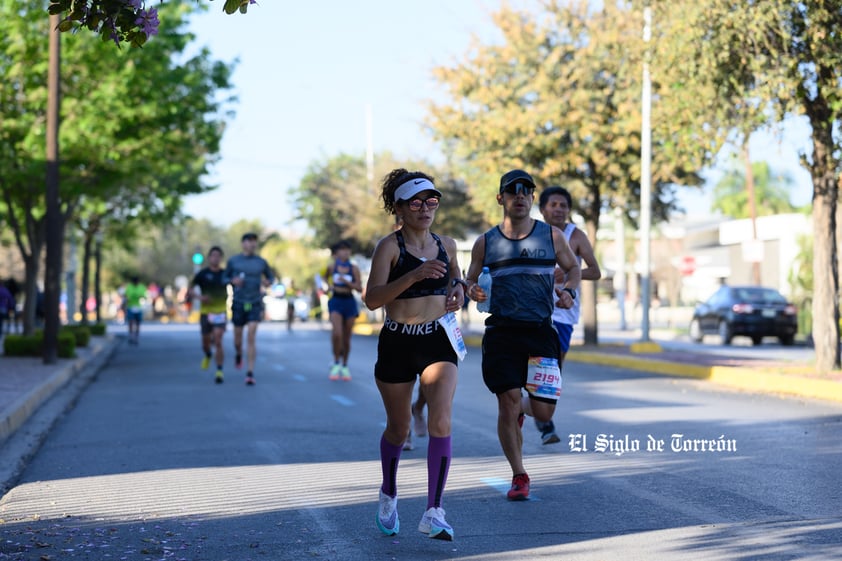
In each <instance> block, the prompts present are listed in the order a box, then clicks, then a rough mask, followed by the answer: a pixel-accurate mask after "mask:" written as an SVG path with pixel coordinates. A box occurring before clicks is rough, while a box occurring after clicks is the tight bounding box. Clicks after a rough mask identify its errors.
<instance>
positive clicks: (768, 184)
mask: <svg viewBox="0 0 842 561" xmlns="http://www.w3.org/2000/svg"><path fill="white" fill-rule="evenodd" d="M735 163H737V162H736V161H735ZM752 170H753V172H754V173H753V176H754V186H755V196H756V198H757V200H758V201H759V203H760V204H759V206H758V208H757V215H758V216H770V215H772V214H781V213H786V212H793V211H794V210H795V207H794V206H792V203H791V202H790V200H789V190H790V187H791V186H792V184H793V180H792V177H791V176H790V175H788V174H780V173H773V172H772V170H771V169H770V167H769V164H768V163H766V162H754V163H753V164H752ZM748 204H749V201H748V192H747V191H746V174H745V172H744V171H743V170H742V163H741V162H740V163H737V165H732V166H731V167H730V168H728V169H727V170H726V171H725V175H723V176H722V178H721V179H720V180H719V182H717V184H716V185H715V186H714V188H713V204H712V205H711V211H719V212H721V213H722V214H724V215H725V216H730V217H731V218H749V217H750V212H749V208H748Z"/></svg>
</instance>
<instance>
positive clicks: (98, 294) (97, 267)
mask: <svg viewBox="0 0 842 561" xmlns="http://www.w3.org/2000/svg"><path fill="white" fill-rule="evenodd" d="M97 236H98V237H97V241H96V253H95V254H94V259H95V261H94V299H95V300H96V322H97V323H102V315H101V314H102V283H101V282H100V281H101V280H102V277H101V273H102V241H101V239H100V236H102V234H97Z"/></svg>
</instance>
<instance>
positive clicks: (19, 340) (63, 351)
mask: <svg viewBox="0 0 842 561" xmlns="http://www.w3.org/2000/svg"><path fill="white" fill-rule="evenodd" d="M3 354H4V355H5V356H31V357H41V356H43V354H44V332H43V331H41V330H38V331H36V332H35V333H34V334H33V335H17V334H12V333H10V334H8V335H6V336H5V337H4V338H3ZM58 357H59V358H75V357H76V337H75V336H74V334H73V333H71V332H70V331H65V330H60V331H59V334H58Z"/></svg>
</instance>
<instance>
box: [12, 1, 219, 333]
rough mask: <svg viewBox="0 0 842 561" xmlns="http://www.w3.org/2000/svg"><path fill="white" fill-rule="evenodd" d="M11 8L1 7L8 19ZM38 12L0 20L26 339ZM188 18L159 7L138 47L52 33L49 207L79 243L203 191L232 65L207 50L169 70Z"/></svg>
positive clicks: (32, 270)
mask: <svg viewBox="0 0 842 561" xmlns="http://www.w3.org/2000/svg"><path fill="white" fill-rule="evenodd" d="M12 4H15V5H16V4H17V3H15V2H12V1H11V0H0V5H3V6H4V7H5V8H6V11H8V12H11V10H12V8H13V6H12ZM42 9H43V4H42V5H41V6H40V7H39V6H37V5H35V6H32V7H31V9H30V10H28V11H21V10H18V11H17V12H16V13H17V14H18V15H17V17H15V18H6V19H5V20H3V22H2V23H0V73H2V76H3V77H4V80H3V83H2V84H0V115H2V116H3V126H2V127H0V169H2V173H0V197H2V199H3V201H4V205H5V207H6V209H7V216H6V218H7V220H8V222H9V223H10V225H11V226H12V230H13V231H14V234H15V241H16V243H17V245H18V248H19V250H20V253H21V256H22V257H23V259H24V262H25V266H26V281H27V283H26V309H25V316H24V317H25V321H24V324H25V326H26V330H27V332H30V331H31V330H32V327H33V325H34V317H35V302H36V300H37V296H36V295H37V285H36V281H37V279H38V278H39V274H38V273H39V266H40V259H41V254H42V250H43V246H44V235H45V226H46V221H45V213H44V208H45V202H44V197H43V193H42V191H43V190H42V189H41V186H42V185H43V170H44V155H43V154H44V148H43V147H44V126H43V122H44V99H45V98H46V64H47V59H46V53H45V50H44V47H43V44H44V40H43V37H44V36H46V34H47V33H46V31H47V28H48V27H47V21H46V20H45V19H44V18H43V17H42V14H43V12H42V11H41V10H42ZM189 10H190V7H189V5H187V6H177V5H174V6H171V7H167V8H166V13H167V14H168V15H169V17H168V18H167V21H166V22H165V23H164V25H163V26H162V33H161V37H160V40H159V41H156V42H155V44H154V45H149V46H148V47H147V48H145V49H142V50H140V49H133V50H129V51H125V52H123V51H115V50H114V49H110V48H108V47H107V46H106V45H104V44H102V43H100V42H96V41H90V40H85V38H84V37H80V36H74V35H68V36H65V37H63V40H64V57H63V59H64V60H63V67H64V69H65V70H67V72H65V73H64V74H63V76H62V93H63V119H62V128H61V146H62V154H61V177H62V186H61V194H60V197H61V198H60V209H61V213H62V216H63V217H64V219H65V220H67V219H69V218H71V217H75V218H76V219H77V222H79V223H80V224H81V223H84V224H85V228H86V230H84V231H86V232H87V233H88V234H89V235H94V234H95V230H94V229H90V228H89V226H91V225H98V226H97V227H101V226H102V225H103V224H102V223H103V221H105V220H113V221H115V222H117V223H120V224H125V223H127V222H130V221H131V220H133V219H136V218H137V217H141V216H147V217H159V218H160V217H164V218H168V217H171V216H173V215H175V213H176V212H177V211H178V209H179V208H180V204H181V199H182V197H183V195H185V194H188V193H198V192H201V191H203V190H206V189H208V187H207V186H205V185H204V184H202V183H201V181H200V178H201V176H202V175H203V174H204V173H205V172H206V171H207V166H208V165H209V164H210V163H212V162H213V160H214V157H215V155H216V153H218V150H219V141H220V138H221V135H222V130H223V127H222V115H220V112H221V111H222V109H223V108H224V107H225V105H226V104H227V102H228V101H229V100H226V99H224V98H221V96H219V95H218V92H219V91H223V90H225V89H227V88H229V87H230V85H229V84H228V79H229V76H230V72H231V69H230V67H228V66H227V65H225V64H223V63H214V62H212V61H211V60H210V55H209V52H208V51H207V50H202V51H201V52H200V53H199V54H198V55H196V56H194V57H193V58H191V59H188V60H182V61H181V62H178V63H177V62H175V60H177V59H179V57H178V55H180V54H182V53H183V50H184V49H185V47H186V46H187V44H188V42H189V40H190V38H191V36H189V35H187V34H185V33H184V32H182V31H181V30H180V29H181V28H182V27H183V26H184V23H185V17H186V15H187V13H188V12H189ZM182 58H183V57H182ZM151 83H154V84H155V87H154V88H150V87H149V84H151ZM104 116H107V118H104ZM77 209H81V211H80V212H79V213H78V215H77V212H76V211H77Z"/></svg>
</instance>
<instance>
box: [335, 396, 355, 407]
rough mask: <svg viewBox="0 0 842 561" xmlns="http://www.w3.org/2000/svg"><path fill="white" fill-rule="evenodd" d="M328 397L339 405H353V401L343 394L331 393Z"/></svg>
mask: <svg viewBox="0 0 842 561" xmlns="http://www.w3.org/2000/svg"><path fill="white" fill-rule="evenodd" d="M330 399H332V400H333V401H335V402H336V403H338V404H339V405H344V406H345V407H353V406H354V405H355V404H354V402H353V401H351V400H350V399H348V398H347V397H345V396H344V395H332V396H330Z"/></svg>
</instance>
